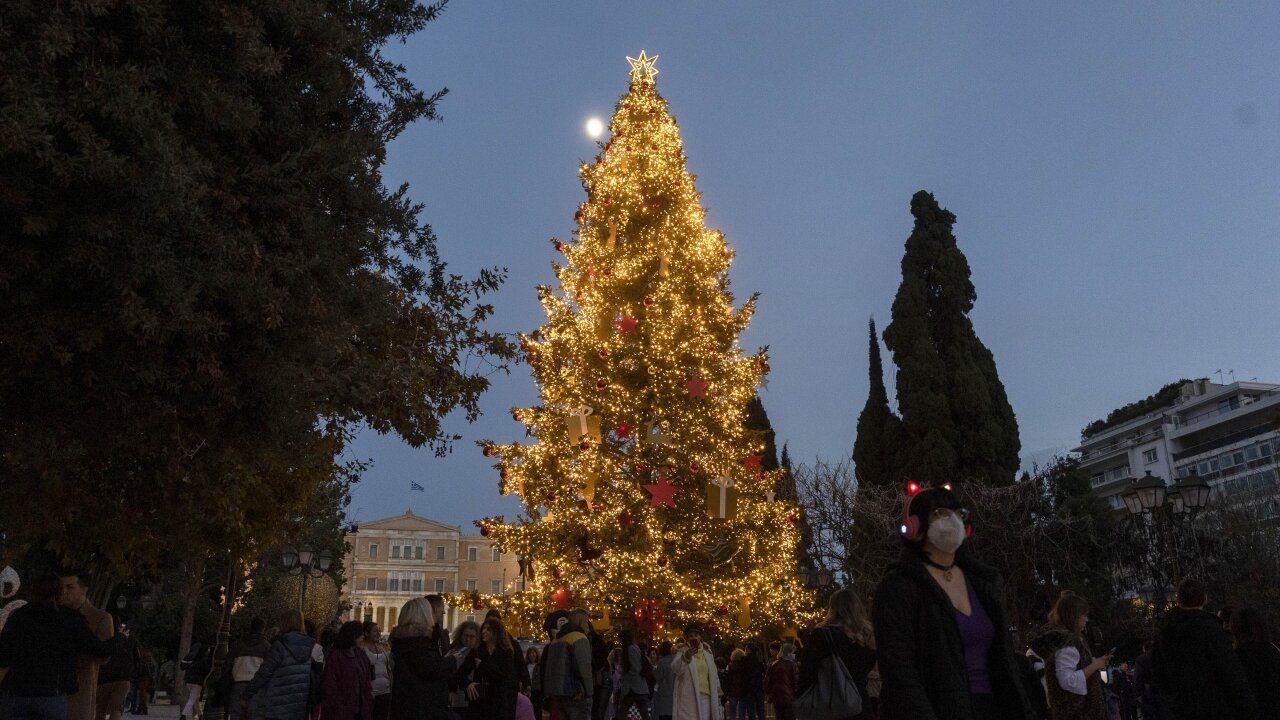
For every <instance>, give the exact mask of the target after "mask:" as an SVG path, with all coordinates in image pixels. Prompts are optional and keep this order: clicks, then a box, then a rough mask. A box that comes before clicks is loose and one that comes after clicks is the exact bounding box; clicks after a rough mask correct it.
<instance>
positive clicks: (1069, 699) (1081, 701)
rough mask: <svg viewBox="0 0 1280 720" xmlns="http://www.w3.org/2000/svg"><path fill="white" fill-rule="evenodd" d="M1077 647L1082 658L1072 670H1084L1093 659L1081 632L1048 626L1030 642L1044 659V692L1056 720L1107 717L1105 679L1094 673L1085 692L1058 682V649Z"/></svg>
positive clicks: (1086, 719) (1082, 719)
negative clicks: (1069, 688)
mask: <svg viewBox="0 0 1280 720" xmlns="http://www.w3.org/2000/svg"><path fill="white" fill-rule="evenodd" d="M1067 647H1073V648H1075V650H1076V652H1077V653H1078V655H1079V658H1080V659H1079V661H1078V662H1077V663H1076V666H1075V667H1073V668H1070V669H1071V670H1084V669H1085V668H1086V667H1088V666H1089V665H1090V663H1092V662H1093V653H1091V652H1090V651H1089V647H1088V645H1087V644H1086V643H1085V642H1084V638H1082V637H1080V635H1079V633H1070V632H1067V630H1066V628H1063V627H1061V626H1058V625H1047V626H1045V627H1044V628H1043V629H1042V630H1041V631H1040V634H1039V635H1038V636H1037V637H1036V638H1035V639H1034V640H1032V641H1031V649H1032V650H1034V651H1035V652H1036V655H1039V656H1040V657H1041V658H1043V659H1044V681H1045V694H1046V695H1047V696H1048V698H1049V710H1050V711H1051V712H1052V714H1053V718H1054V720H1077V719H1079V720H1104V718H1105V717H1106V708H1105V706H1104V705H1103V701H1102V678H1101V677H1100V675H1099V673H1094V674H1092V675H1089V676H1087V677H1086V678H1085V681H1084V683H1085V690H1086V694H1084V695H1079V694H1076V693H1073V692H1071V691H1070V690H1067V689H1066V688H1064V687H1062V684H1061V683H1059V682H1058V671H1059V669H1060V668H1059V667H1058V651H1059V650H1062V649H1064V648H1067Z"/></svg>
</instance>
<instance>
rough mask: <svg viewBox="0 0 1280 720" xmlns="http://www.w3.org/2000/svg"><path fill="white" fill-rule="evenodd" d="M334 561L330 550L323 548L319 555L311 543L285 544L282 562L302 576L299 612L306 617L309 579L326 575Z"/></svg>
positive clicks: (295, 573)
mask: <svg viewBox="0 0 1280 720" xmlns="http://www.w3.org/2000/svg"><path fill="white" fill-rule="evenodd" d="M332 562H333V556H332V555H330V554H329V551H328V550H322V551H320V554H319V555H317V554H316V552H315V551H314V550H312V549H311V546H310V545H303V546H301V547H296V548H295V547H294V546H292V545H285V547H284V553H283V556H282V557H281V564H282V565H283V566H284V569H285V570H288V571H289V572H290V573H292V574H294V575H301V576H302V587H301V589H300V590H299V591H298V612H300V613H302V615H303V617H306V602H307V580H308V579H310V578H319V577H320V576H322V575H324V574H325V573H326V572H328V571H329V565H330V564H331V563H332Z"/></svg>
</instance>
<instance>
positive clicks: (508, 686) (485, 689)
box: [459, 645, 520, 720]
mask: <svg viewBox="0 0 1280 720" xmlns="http://www.w3.org/2000/svg"><path fill="white" fill-rule="evenodd" d="M512 654H513V653H511V652H509V651H504V650H501V649H497V650H495V651H494V652H492V653H491V652H489V648H488V646H486V645H481V646H480V647H478V648H476V649H475V650H474V651H472V652H471V654H470V655H468V656H467V659H466V661H465V662H463V663H462V668H461V669H460V670H459V673H466V672H468V671H470V674H471V681H472V682H474V683H476V684H477V685H478V686H479V687H478V688H477V692H478V695H477V697H476V699H475V700H472V701H470V703H469V704H468V705H467V718H468V720H515V716H516V695H517V694H518V693H519V684H520V681H519V679H518V678H517V677H516V672H515V665H514V664H513V663H512V662H511V656H512ZM463 689H464V690H465V689H466V688H463Z"/></svg>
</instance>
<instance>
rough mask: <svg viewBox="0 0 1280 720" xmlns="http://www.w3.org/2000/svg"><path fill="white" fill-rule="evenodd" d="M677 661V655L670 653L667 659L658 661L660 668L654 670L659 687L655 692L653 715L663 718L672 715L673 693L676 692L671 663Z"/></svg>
mask: <svg viewBox="0 0 1280 720" xmlns="http://www.w3.org/2000/svg"><path fill="white" fill-rule="evenodd" d="M675 659H676V654H675V653H674V652H673V653H669V654H667V655H666V657H663V658H661V659H660V660H658V666H657V667H655V668H654V669H653V677H654V679H655V680H656V681H657V686H656V687H655V688H654V690H653V713H652V714H653V715H654V716H657V717H662V716H664V715H670V714H671V705H672V702H673V699H672V693H673V691H674V690H675V687H674V685H675V680H676V676H675V673H674V672H673V671H672V669H671V663H672V662H674V661H675Z"/></svg>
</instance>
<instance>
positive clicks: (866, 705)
mask: <svg viewBox="0 0 1280 720" xmlns="http://www.w3.org/2000/svg"><path fill="white" fill-rule="evenodd" d="M824 629H829V630H830V637H831V643H830V644H828V643H827V633H826V632H824ZM831 645H835V648H834V649H833V648H832V647H831ZM832 654H837V655H839V656H840V660H841V662H843V663H844V666H845V668H846V669H848V671H849V674H850V675H851V676H853V684H854V685H856V686H857V687H858V693H859V694H860V695H861V696H862V712H860V713H858V714H857V715H854V716H853V719H852V720H862V719H863V718H870V717H875V715H874V712H873V711H872V709H871V708H872V706H873V705H874V703H873V702H872V699H871V698H870V697H868V696H867V675H868V674H870V673H871V670H872V669H873V668H875V666H876V651H875V650H872V649H871V648H869V647H867V646H865V645H863V644H861V643H858V642H856V641H855V640H854V639H853V638H851V637H849V636H848V635H846V634H845V632H844V628H842V627H840V626H838V625H830V626H826V628H822V627H820V628H818V629H816V630H814V631H812V632H810V633H809V636H808V640H806V641H805V644H804V649H802V650H801V651H800V684H799V686H798V688H797V691H796V697H799V696H800V695H801V694H802V693H804V691H806V690H808V689H809V688H810V687H812V686H813V685H814V684H816V683H817V682H818V670H820V669H821V668H822V661H823V660H824V659H826V658H828V657H830V656H831V655H832Z"/></svg>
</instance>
